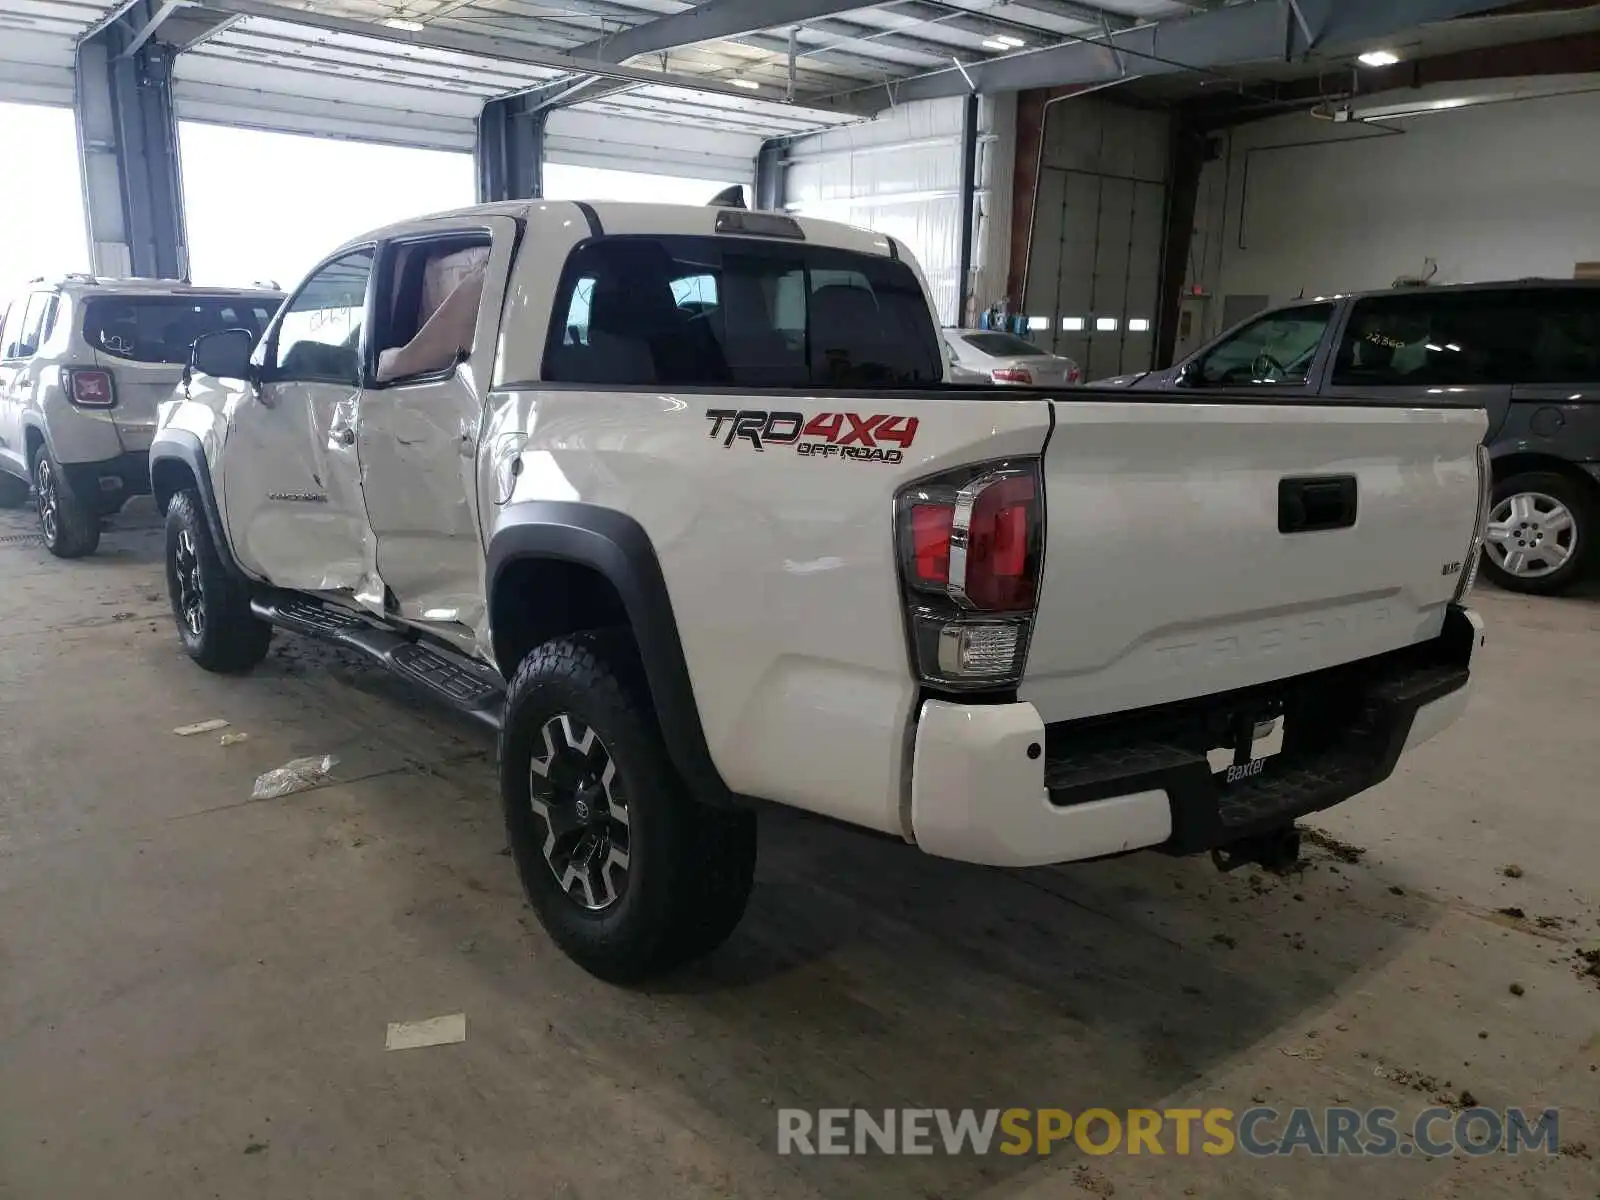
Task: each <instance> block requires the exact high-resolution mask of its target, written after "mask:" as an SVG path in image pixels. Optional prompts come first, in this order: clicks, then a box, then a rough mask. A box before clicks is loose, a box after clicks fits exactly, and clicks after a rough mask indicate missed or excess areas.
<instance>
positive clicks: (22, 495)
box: [0, 471, 33, 508]
mask: <svg viewBox="0 0 1600 1200" xmlns="http://www.w3.org/2000/svg"><path fill="white" fill-rule="evenodd" d="M32 492H33V485H32V484H31V483H29V482H28V481H27V480H26V479H18V478H17V477H16V476H15V475H10V474H7V473H6V472H5V471H0V508H21V507H22V506H23V505H24V504H26V503H27V502H28V497H29V496H30V495H31V494H32Z"/></svg>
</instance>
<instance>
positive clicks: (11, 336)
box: [0, 296, 28, 360]
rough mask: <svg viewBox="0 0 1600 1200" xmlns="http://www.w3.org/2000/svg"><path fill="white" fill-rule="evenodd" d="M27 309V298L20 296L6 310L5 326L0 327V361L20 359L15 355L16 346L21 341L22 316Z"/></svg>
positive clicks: (18, 355)
mask: <svg viewBox="0 0 1600 1200" xmlns="http://www.w3.org/2000/svg"><path fill="white" fill-rule="evenodd" d="M27 307H28V298H27V297H26V296H21V297H18V298H17V299H15V300H13V301H12V302H11V307H10V308H8V309H6V319H5V324H4V326H0V360H4V359H10V358H20V357H22V356H21V355H20V354H18V353H17V345H18V343H20V342H21V341H22V337H21V334H22V316H23V313H24V312H25V311H26V310H27Z"/></svg>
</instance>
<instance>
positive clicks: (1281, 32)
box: [838, 0, 1495, 110]
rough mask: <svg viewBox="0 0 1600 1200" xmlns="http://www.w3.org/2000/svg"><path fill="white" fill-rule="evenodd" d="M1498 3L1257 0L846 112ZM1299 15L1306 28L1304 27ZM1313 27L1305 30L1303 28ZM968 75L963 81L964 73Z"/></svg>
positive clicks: (900, 86)
mask: <svg viewBox="0 0 1600 1200" xmlns="http://www.w3.org/2000/svg"><path fill="white" fill-rule="evenodd" d="M1494 7H1495V3H1494V0H1339V2H1338V3H1335V2H1334V0H1297V8H1298V10H1299V11H1298V14H1297V13H1296V11H1295V10H1294V9H1291V7H1290V5H1289V3H1288V0H1256V2H1255V3H1252V4H1236V5H1229V6H1226V7H1223V8H1217V9H1212V10H1210V11H1207V12H1203V13H1198V14H1196V15H1194V16H1190V17H1180V18H1176V19H1173V20H1168V21H1162V22H1160V23H1159V24H1154V25H1145V26H1141V27H1139V28H1137V29H1130V30H1124V31H1122V32H1120V33H1115V34H1112V35H1111V36H1109V37H1092V38H1073V39H1071V40H1069V41H1066V42H1063V43H1061V44H1059V45H1055V46H1047V47H1045V48H1043V49H1040V50H1031V51H1023V52H1021V53H1018V54H1008V55H1005V56H1003V57H1000V58H993V59H988V60H978V61H975V62H971V63H966V64H964V69H958V68H956V67H951V68H949V69H948V70H942V71H935V72H930V73H928V74H926V75H918V76H915V77H913V78H911V79H904V80H900V81H898V82H893V83H890V84H889V85H888V87H887V89H885V88H884V87H882V86H876V87H872V88H861V89H857V90H855V91H851V92H846V93H842V94H841V96H840V97H838V98H839V99H841V100H843V101H845V102H846V103H847V104H848V105H849V106H850V107H851V109H852V110H859V108H860V107H861V106H862V105H863V104H865V105H867V106H868V107H871V108H874V109H879V110H881V109H883V108H885V107H888V106H889V105H891V104H899V103H905V102H907V101H910V100H929V99H936V98H938V97H942V96H960V95H964V94H966V93H967V92H969V91H976V92H982V93H993V92H1007V91H1019V90H1021V89H1024V88H1036V87H1061V86H1085V85H1087V86H1096V85H1100V86H1103V85H1105V84H1110V83H1116V82H1118V81H1120V80H1123V79H1130V78H1135V77H1138V76H1143V75H1164V74H1171V73H1173V72H1179V71H1207V70H1212V69H1215V68H1218V67H1224V66H1229V65H1234V64H1238V63H1247V62H1262V61H1270V60H1282V59H1295V58H1299V57H1301V56H1303V55H1304V54H1306V53H1307V52H1309V51H1310V50H1311V49H1312V48H1313V47H1316V46H1321V45H1326V44H1330V43H1331V44H1341V43H1349V42H1359V41H1362V40H1365V39H1369V38H1377V37H1383V36H1386V35H1389V34H1393V33H1398V32H1400V31H1401V30H1405V29H1410V28H1413V27H1415V26H1417V25H1422V24H1426V23H1428V22H1432V21H1442V20H1447V19H1449V18H1452V17H1460V16H1465V15H1467V14H1469V13H1474V12H1482V11H1484V10H1486V9H1491V8H1494ZM1302 18H1303V20H1304V27H1302ZM1307 28H1309V30H1310V33H1311V36H1309V37H1308V36H1307V34H1306V29H1307ZM969 78H970V80H971V83H970V85H969V83H968V80H969Z"/></svg>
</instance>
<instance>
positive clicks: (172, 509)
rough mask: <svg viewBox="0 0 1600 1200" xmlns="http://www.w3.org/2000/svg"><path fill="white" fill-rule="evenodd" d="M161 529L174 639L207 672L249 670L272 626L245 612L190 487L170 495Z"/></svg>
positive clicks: (245, 600)
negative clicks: (164, 546) (175, 636)
mask: <svg viewBox="0 0 1600 1200" xmlns="http://www.w3.org/2000/svg"><path fill="white" fill-rule="evenodd" d="M166 533H167V536H166V574H167V596H168V598H169V599H170V600H171V601H172V617H173V620H174V621H175V622H176V623H177V626H178V640H179V641H181V642H182V643H183V648H184V650H186V651H187V652H188V654H189V657H190V658H192V659H194V661H195V662H197V663H199V664H200V665H201V666H202V667H204V668H205V669H206V670H208V671H215V672H217V673H218V674H223V675H235V674H239V673H242V672H244V671H248V670H249V669H250V668H251V667H253V666H255V665H256V664H257V663H258V662H260V661H261V660H262V659H263V658H265V657H266V656H267V647H268V645H269V644H270V643H271V641H272V626H271V625H269V624H267V623H266V622H265V621H263V620H262V619H261V618H260V617H258V616H256V615H255V614H254V613H253V612H251V611H250V595H249V593H248V592H247V591H246V590H245V585H244V584H243V583H242V582H241V581H240V580H239V579H237V578H236V577H235V576H233V575H231V574H230V573H229V572H228V569H227V568H226V567H224V566H223V565H222V559H221V558H219V557H218V556H217V548H216V545H215V544H214V543H213V542H212V540H211V528H210V526H209V525H207V523H206V517H205V511H204V510H203V509H202V508H201V506H200V497H199V496H198V495H196V494H195V493H194V492H193V491H183V492H179V493H178V494H177V495H176V496H174V497H173V498H172V502H171V503H170V504H169V505H168V506H167V531H166ZM196 589H198V590H197V591H196Z"/></svg>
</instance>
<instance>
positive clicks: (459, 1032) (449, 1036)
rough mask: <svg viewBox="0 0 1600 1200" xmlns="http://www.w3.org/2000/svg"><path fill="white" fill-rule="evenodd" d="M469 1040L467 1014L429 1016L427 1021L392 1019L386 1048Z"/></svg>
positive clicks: (409, 1048)
mask: <svg viewBox="0 0 1600 1200" xmlns="http://www.w3.org/2000/svg"><path fill="white" fill-rule="evenodd" d="M466 1040H467V1014H466V1013H451V1014H450V1015H449V1016H447V1017H429V1018H428V1019H427V1020H426V1021H391V1022H389V1035H388V1036H387V1037H386V1038H385V1039H384V1042H383V1048H384V1049H385V1050H415V1049H417V1048H418V1047H421V1046H449V1045H453V1044H454V1043H456V1042H464V1041H466Z"/></svg>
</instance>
